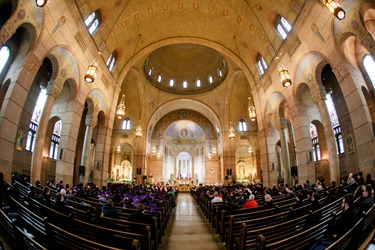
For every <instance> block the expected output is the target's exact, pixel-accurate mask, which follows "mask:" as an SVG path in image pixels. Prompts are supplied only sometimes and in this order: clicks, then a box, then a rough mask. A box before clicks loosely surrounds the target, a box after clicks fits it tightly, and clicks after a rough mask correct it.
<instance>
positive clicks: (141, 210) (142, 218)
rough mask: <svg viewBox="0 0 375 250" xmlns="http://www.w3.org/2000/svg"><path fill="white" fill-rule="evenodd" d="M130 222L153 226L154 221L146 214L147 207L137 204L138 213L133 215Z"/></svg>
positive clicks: (129, 219)
mask: <svg viewBox="0 0 375 250" xmlns="http://www.w3.org/2000/svg"><path fill="white" fill-rule="evenodd" d="M128 221H131V222H137V223H145V224H150V225H152V224H153V223H154V220H153V218H152V216H150V215H148V214H145V205H144V204H142V203H138V204H137V212H136V213H134V214H131V215H130V216H129V218H128Z"/></svg>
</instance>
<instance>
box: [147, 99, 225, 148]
mask: <svg viewBox="0 0 375 250" xmlns="http://www.w3.org/2000/svg"><path fill="white" fill-rule="evenodd" d="M186 107H189V109H190V110H193V111H196V112H198V113H200V114H202V115H203V116H205V117H206V118H207V119H208V120H209V121H210V123H211V124H212V125H213V127H214V128H218V129H219V130H220V131H222V125H221V122H220V120H219V118H218V116H217V115H216V114H215V112H214V111H213V110H212V109H211V108H210V107H208V106H207V105H205V104H203V103H201V102H199V101H197V100H191V99H179V100H172V101H169V102H167V103H165V104H163V105H161V106H160V107H159V108H158V109H157V110H156V111H155V112H154V113H153V114H152V116H151V117H150V119H149V121H148V124H147V131H149V132H150V133H148V135H149V136H148V138H147V142H148V143H147V144H149V143H150V142H151V134H152V133H151V132H152V131H153V129H154V127H155V125H156V124H157V123H158V122H159V120H160V119H161V118H162V117H163V116H164V115H165V114H168V113H170V112H172V111H176V110H179V109H186ZM219 137H220V134H219ZM218 140H219V138H218ZM221 150H222V149H221ZM218 152H219V153H220V152H221V151H220V148H219V149H218ZM146 153H150V152H146Z"/></svg>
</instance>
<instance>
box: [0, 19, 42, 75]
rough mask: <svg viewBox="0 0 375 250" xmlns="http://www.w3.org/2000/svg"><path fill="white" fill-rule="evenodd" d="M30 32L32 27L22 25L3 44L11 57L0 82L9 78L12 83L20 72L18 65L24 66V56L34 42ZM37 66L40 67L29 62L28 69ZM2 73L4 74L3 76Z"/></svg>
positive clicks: (20, 68)
mask: <svg viewBox="0 0 375 250" xmlns="http://www.w3.org/2000/svg"><path fill="white" fill-rule="evenodd" d="M32 30H33V27H32V26H31V25H26V24H25V25H22V26H20V27H18V28H17V30H16V31H15V33H14V34H13V35H12V36H11V37H10V38H9V39H8V40H7V41H6V42H5V45H7V46H8V47H9V48H10V50H11V55H10V58H9V63H8V65H6V66H5V68H4V69H3V74H2V75H3V77H2V78H0V82H2V80H3V79H7V78H10V79H11V82H14V81H16V80H17V79H16V78H17V77H19V74H20V72H21V71H22V67H19V65H24V64H25V57H27V56H26V55H27V53H28V52H29V51H30V49H31V47H32V44H33V42H34V39H33V37H32V35H31V33H32ZM38 66H40V65H35V63H34V62H30V64H29V65H28V69H29V70H30V71H31V70H32V69H34V68H36V67H38ZM4 72H6V73H5V74H4ZM32 79H33V78H32V77H30V81H32Z"/></svg>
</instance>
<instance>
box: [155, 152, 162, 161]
mask: <svg viewBox="0 0 375 250" xmlns="http://www.w3.org/2000/svg"><path fill="white" fill-rule="evenodd" d="M160 158H161V155H160V152H157V153H156V159H158V160H160Z"/></svg>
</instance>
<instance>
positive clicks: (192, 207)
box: [160, 193, 225, 250]
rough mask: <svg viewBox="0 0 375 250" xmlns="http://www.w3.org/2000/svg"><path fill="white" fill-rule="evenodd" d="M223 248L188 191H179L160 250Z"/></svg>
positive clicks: (210, 249)
mask: <svg viewBox="0 0 375 250" xmlns="http://www.w3.org/2000/svg"><path fill="white" fill-rule="evenodd" d="M167 249H181V250H184V249H189V250H191V249H204V250H217V249H219V250H221V249H225V247H224V245H223V244H222V243H221V242H220V240H219V238H218V237H217V236H216V235H215V234H214V233H213V231H212V230H211V229H210V225H209V224H208V223H206V221H205V219H204V218H203V216H202V214H201V213H200V212H199V210H198V206H197V205H196V204H195V202H194V199H193V198H192V196H191V195H190V193H180V194H179V195H178V198H177V207H176V208H175V210H174V211H173V214H172V218H171V221H170V222H169V225H168V230H167V232H166V235H165V236H164V237H163V244H162V247H161V249H160V250H167Z"/></svg>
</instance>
